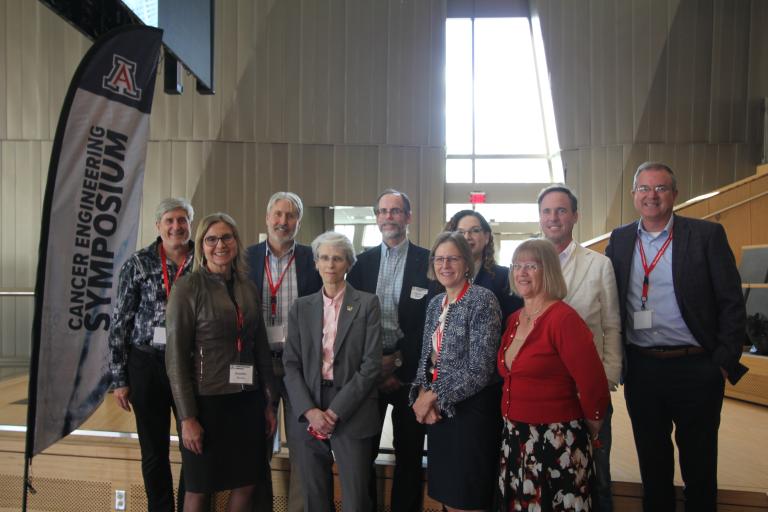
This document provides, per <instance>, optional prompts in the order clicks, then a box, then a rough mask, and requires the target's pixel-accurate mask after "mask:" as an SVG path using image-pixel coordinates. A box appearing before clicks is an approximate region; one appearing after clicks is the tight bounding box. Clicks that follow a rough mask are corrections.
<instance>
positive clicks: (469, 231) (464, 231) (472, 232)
mask: <svg viewBox="0 0 768 512" xmlns="http://www.w3.org/2000/svg"><path fill="white" fill-rule="evenodd" d="M456 232H457V233H458V234H460V235H461V236H467V235H468V234H469V235H472V236H476V235H479V234H480V233H482V232H483V228H481V227H480V226H475V227H473V228H469V229H457V230H456Z"/></svg>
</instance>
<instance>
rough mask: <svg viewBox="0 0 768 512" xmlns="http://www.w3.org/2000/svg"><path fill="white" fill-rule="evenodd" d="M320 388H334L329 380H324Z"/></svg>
mask: <svg viewBox="0 0 768 512" xmlns="http://www.w3.org/2000/svg"><path fill="white" fill-rule="evenodd" d="M320 386H322V387H324V388H332V387H333V381H332V380H328V379H322V380H321V381H320Z"/></svg>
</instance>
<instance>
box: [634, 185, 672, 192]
mask: <svg viewBox="0 0 768 512" xmlns="http://www.w3.org/2000/svg"><path fill="white" fill-rule="evenodd" d="M651 190H655V191H656V193H657V194H665V193H667V192H669V191H670V190H672V188H671V187H669V186H667V185H656V186H655V187H649V186H648V185H638V186H636V187H635V192H640V193H641V194H647V193H648V192H650V191H651Z"/></svg>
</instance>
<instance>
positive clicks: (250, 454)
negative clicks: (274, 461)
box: [181, 391, 267, 493]
mask: <svg viewBox="0 0 768 512" xmlns="http://www.w3.org/2000/svg"><path fill="white" fill-rule="evenodd" d="M196 399H197V410H198V416H197V420H198V421H199V422H200V425H202V427H203V430H204V433H203V453H202V454H201V455H195V454H194V453H192V452H190V451H189V450H187V449H186V448H184V446H183V445H182V447H181V462H182V465H183V468H184V485H185V486H186V490H187V491H190V492H200V493H210V492H215V491H223V490H227V489H237V488H238V487H244V486H248V485H253V484H255V483H257V482H261V481H264V480H265V479H266V478H267V475H266V465H265V464H264V461H265V460H266V449H267V447H266V443H267V438H266V422H265V419H264V396H263V395H262V392H261V391H244V392H242V393H233V394H228V395H213V396H200V395H198V396H197V397H196Z"/></svg>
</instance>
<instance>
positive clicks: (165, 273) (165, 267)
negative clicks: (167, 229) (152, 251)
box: [160, 244, 187, 299]
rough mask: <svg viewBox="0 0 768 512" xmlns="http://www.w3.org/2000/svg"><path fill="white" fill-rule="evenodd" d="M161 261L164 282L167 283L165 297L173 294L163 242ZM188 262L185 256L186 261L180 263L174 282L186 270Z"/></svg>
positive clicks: (161, 245)
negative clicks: (185, 266)
mask: <svg viewBox="0 0 768 512" xmlns="http://www.w3.org/2000/svg"><path fill="white" fill-rule="evenodd" d="M160 262H161V263H162V265H163V284H164V285H165V298H166V299H167V298H168V297H170V296H171V282H170V280H169V279H168V261H167V258H166V256H165V247H163V244H160ZM186 263H187V258H184V262H183V263H182V264H181V265H179V270H177V271H176V277H174V278H173V282H174V283H175V282H176V280H177V279H178V278H179V276H180V275H181V273H182V272H184V265H185V264H186Z"/></svg>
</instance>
